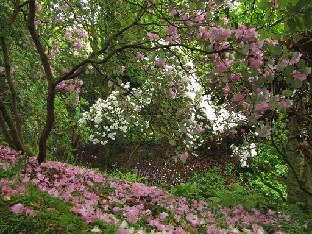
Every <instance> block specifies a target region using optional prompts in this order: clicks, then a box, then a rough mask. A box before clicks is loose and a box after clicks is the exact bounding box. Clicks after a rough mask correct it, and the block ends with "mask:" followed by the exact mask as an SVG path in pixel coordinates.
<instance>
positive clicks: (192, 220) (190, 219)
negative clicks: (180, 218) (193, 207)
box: [186, 213, 200, 227]
mask: <svg viewBox="0 0 312 234" xmlns="http://www.w3.org/2000/svg"><path fill="white" fill-rule="evenodd" d="M186 220H187V221H188V222H190V223H191V224H192V225H193V227H196V226H197V225H198V224H200V219H199V218H198V217H197V216H196V215H194V214H192V213H189V214H188V215H187V216H186Z"/></svg>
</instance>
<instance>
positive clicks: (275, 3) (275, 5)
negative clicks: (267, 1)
mask: <svg viewBox="0 0 312 234" xmlns="http://www.w3.org/2000/svg"><path fill="white" fill-rule="evenodd" d="M273 7H274V8H275V9H276V8H278V2H277V1H274V4H273Z"/></svg>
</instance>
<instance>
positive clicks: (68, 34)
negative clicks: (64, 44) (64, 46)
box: [65, 29, 72, 39]
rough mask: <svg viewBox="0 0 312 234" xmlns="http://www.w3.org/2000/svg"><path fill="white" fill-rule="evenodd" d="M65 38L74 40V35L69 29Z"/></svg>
mask: <svg viewBox="0 0 312 234" xmlns="http://www.w3.org/2000/svg"><path fill="white" fill-rule="evenodd" d="M65 37H66V38H67V39H70V38H72V34H71V32H70V31H69V30H68V29H66V30H65Z"/></svg>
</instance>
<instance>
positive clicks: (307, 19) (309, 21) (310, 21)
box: [303, 12, 312, 29]
mask: <svg viewBox="0 0 312 234" xmlns="http://www.w3.org/2000/svg"><path fill="white" fill-rule="evenodd" d="M303 24H304V26H305V27H306V29H311V28H312V16H311V13H308V12H306V14H305V15H304V16H303Z"/></svg>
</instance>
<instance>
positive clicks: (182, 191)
mask: <svg viewBox="0 0 312 234" xmlns="http://www.w3.org/2000/svg"><path fill="white" fill-rule="evenodd" d="M200 191H201V190H200V188H199V187H198V186H197V184H196V183H191V182H187V183H181V184H178V185H176V186H174V187H173V188H172V189H171V192H172V193H173V194H175V195H177V196H184V197H187V198H192V199H195V198H198V193H199V192H200Z"/></svg>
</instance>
